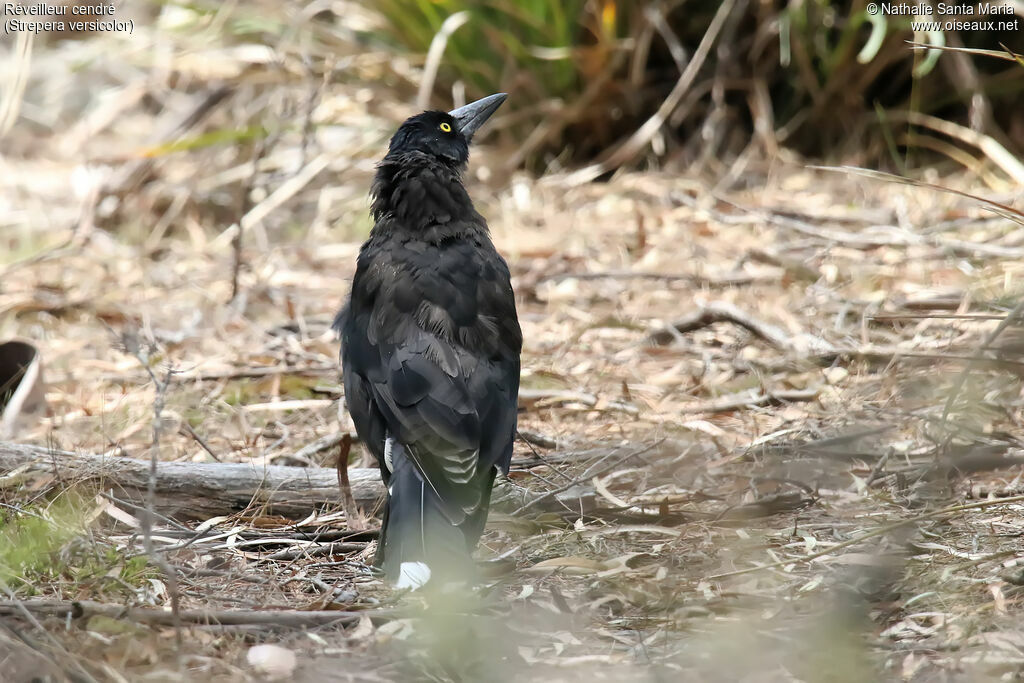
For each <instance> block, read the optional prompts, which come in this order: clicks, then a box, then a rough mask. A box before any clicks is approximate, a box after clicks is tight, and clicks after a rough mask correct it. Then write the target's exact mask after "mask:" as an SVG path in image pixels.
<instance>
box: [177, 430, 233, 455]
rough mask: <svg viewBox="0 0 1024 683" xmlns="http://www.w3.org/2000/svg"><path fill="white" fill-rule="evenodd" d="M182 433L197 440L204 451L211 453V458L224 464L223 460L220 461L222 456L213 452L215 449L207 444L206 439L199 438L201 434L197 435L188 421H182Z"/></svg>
mask: <svg viewBox="0 0 1024 683" xmlns="http://www.w3.org/2000/svg"><path fill="white" fill-rule="evenodd" d="M181 431H183V432H185V433H186V434H188V435H189V436H191V437H192V438H193V439H195V442H196V443H197V444H199V445H200V446H202V447H203V450H204V451H206V452H207V453H209V454H210V457H211V458H213V459H214V460H216V461H217V462H224V461H223V460H221V459H220V456H218V455H217V454H216V453H214V452H213V449H212V448H210V444H208V443H206V439H204V438H203V437H201V436H199V434H197V433H196V430H194V429H192V425H190V424H189V423H188V420H182V422H181Z"/></svg>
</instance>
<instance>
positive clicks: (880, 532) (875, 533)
mask: <svg viewBox="0 0 1024 683" xmlns="http://www.w3.org/2000/svg"><path fill="white" fill-rule="evenodd" d="M1021 501H1024V496H1013V497H1012V498H1001V499H999V500H982V501H979V502H977V503H966V504H961V505H951V506H949V507H945V508H942V509H941V510H935V511H934V512H926V513H925V514H923V515H917V516H916V517H911V518H910V519H904V520H901V521H899V522H893V523H892V524H886V525H884V526H881V527H879V528H877V529H874V530H872V531H868V532H867V533H863V534H861V535H860V536H857V537H856V538H851V539H848V540H846V541H843V542H841V543H837V544H836V545H834V546H832V547H830V548H826V549H824V550H820V551H818V552H816V553H811V554H810V555H804V556H803V557H796V558H791V559H786V560H779V561H778V562H772V563H769V564H762V565H758V566H757V567H748V568H746V569H737V570H736V571H732V572H725V573H723V574H713V575H711V576H709V577H707V580H709V581H715V580H718V579H724V578H726V577H729V576H740V575H742V574H751V573H753V572H759V571H761V570H763V569H777V568H779V567H785V566H787V565H790V564H796V563H798V562H810V561H811V560H816V559H817V558H819V557H824V556H825V555H831V554H832V553H834V552H836V551H839V550H842V549H844V548H849V547H850V546H853V545H857V544H858V543H860V542H862V541H867V540H869V539H872V538H877V537H879V536H884V535H886V534H887V533H889V532H890V531H893V530H895V529H899V528H901V527H905V526H909V525H911V524H915V523H917V522H922V521H924V520H927V519H934V518H935V517H941V516H943V515H950V514H953V513H956V512H963V511H965V510H975V509H978V508H986V507H991V506H993V505H1003V504H1005V503H1018V502H1021Z"/></svg>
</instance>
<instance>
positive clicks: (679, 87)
mask: <svg viewBox="0 0 1024 683" xmlns="http://www.w3.org/2000/svg"><path fill="white" fill-rule="evenodd" d="M735 4H736V3H735V1H734V0H725V2H723V3H722V4H721V5H719V7H718V11H717V12H715V16H714V18H712V19H711V23H710V24H709V25H708V30H707V31H705V32H704V37H703V38H701V41H700V44H699V45H697V49H696V50H695V51H694V53H693V58H692V59H691V60H690V62H689V64H687V65H686V69H684V70H683V73H682V75H680V76H679V80H677V81H676V84H675V86H673V87H672V91H671V92H669V94H668V96H667V97H666V98H665V101H664V102H662V103H661V106H660V107H658V111H657V112H655V114H654V116H652V117H651V118H649V119H648V120H647V121H645V122H644V124H643V125H642V126H640V128H639V129H637V131H636V132H635V133H633V135H632V136H631V137H630V138H629V139H628V140H626V142H624V143H623V144H622V145H621V146H620V147H619V148H618V149H616V150H615V151H613V152H612V153H611V154H609V155H608V157H607V158H606V159H605V160H604V161H601V162H600V163H597V164H594V165H592V166H589V167H587V168H584V169H580V170H579V171H576V172H575V173H573V174H571V175H570V176H569V182H570V183H571V184H574V185H582V184H583V183H589V182H590V181H591V180H593V179H595V178H597V177H599V176H601V175H603V174H605V173H608V172H609V171H612V170H614V169H616V168H618V167H619V166H622V165H623V164H626V163H629V162H630V161H632V160H633V159H634V158H635V157H636V155H637V154H639V153H640V152H641V151H642V150H643V149H644V148H645V147H646V146H647V145H648V144H650V142H651V140H653V139H654V136H655V135H657V134H658V131H659V130H661V127H662V126H663V125H664V124H665V121H666V120H667V119H668V117H669V116H670V115H671V114H672V112H673V111H674V110H675V108H676V107H677V106H678V105H679V102H680V101H681V100H682V99H683V95H685V94H686V92H687V91H688V90H689V89H690V86H691V85H692V84H693V80H694V79H695V78H696V77H697V74H698V73H699V72H700V69H701V67H702V66H704V61H705V60H706V59H707V57H708V53H710V52H711V46H712V45H713V44H714V42H715V40H717V39H718V34H719V33H720V32H721V30H722V27H723V26H724V25H725V21H726V19H727V18H728V17H729V14H730V12H731V11H732V8H733V5H735Z"/></svg>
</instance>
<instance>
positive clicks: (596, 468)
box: [512, 439, 665, 515]
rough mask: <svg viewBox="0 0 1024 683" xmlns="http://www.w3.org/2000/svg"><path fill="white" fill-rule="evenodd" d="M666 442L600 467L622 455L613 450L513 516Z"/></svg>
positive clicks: (625, 455)
mask: <svg viewBox="0 0 1024 683" xmlns="http://www.w3.org/2000/svg"><path fill="white" fill-rule="evenodd" d="M664 442H665V439H659V440H658V441H656V442H654V443H653V444H651V445H650V446H646V447H645V448H641V449H640V450H637V451H628V452H626V453H625V454H622V455H621V456H620V457H618V458H615V460H613V461H612V463H611V464H610V465H606V466H604V467H600V466H601V465H602V464H603V463H604V462H605V461H606V460H608V458H611V457H613V456H615V455H617V454H619V453H620V451H618V450H613V451H612V452H610V453H608V454H606V455H604V456H603V457H601V458H600V459H599V460H598V461H597V462H596V463H594V464H593V465H591V466H590V467H589V468H587V471H586V472H584V473H583V474H581V475H580V476H579V477H577V478H576V479H573V480H571V481H570V482H569V483H568V484H565V485H563V486H559V487H558V488H555V489H552V490H550V491H547V492H545V493H543V494H541V495H540V496H537V497H536V498H534V499H533V500H530V501H528V502H527V503H525V504H524V505H521V506H520V507H519V508H518V509H517V510H516V511H515V512H513V513H512V514H513V515H519V514H522V513H523V512H525V511H526V510H528V509H530V508H532V507H533V506H535V505H537V504H539V503H541V502H543V501H545V500H548V499H549V498H553V497H555V496H557V495H558V494H559V493H562V492H564V491H568V490H569V489H571V488H572V487H573V486H576V485H577V484H582V483H583V482H585V481H587V480H590V479H593V478H594V477H599V476H601V475H602V474H604V473H605V472H609V471H610V470H612V469H614V468H616V467H618V466H619V465H621V464H622V463H624V462H626V461H627V460H629V459H631V458H636V457H639V456H641V455H644V454H645V453H649V452H650V451H652V450H654V449H655V448H657V447H658V446H660V445H661V444H662V443H664Z"/></svg>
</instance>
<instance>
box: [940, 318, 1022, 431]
mask: <svg viewBox="0 0 1024 683" xmlns="http://www.w3.org/2000/svg"><path fill="white" fill-rule="evenodd" d="M1022 313H1024V300H1021V301H1020V302H1018V303H1017V305H1016V306H1014V307H1013V310H1012V311H1010V312H1009V314H1007V316H1006V317H1005V318H1004V319H1003V321H1002V322H1001V323H999V325H998V326H997V327H996V329H994V330H992V334H990V335H988V337H986V338H985V341H984V342H983V343H982V345H981V348H980V349H978V353H979V354H981V353H984V352H985V351H987V350H988V349H989V348H990V347H991V346H992V344H994V343H995V341H996V339H998V338H999V335H1001V334H1002V333H1003V331H1004V330H1006V328H1007V327H1009V326H1010V325H1012V324H1014V323H1016V322H1021V321H1022ZM973 363H974V361H971V362H969V363H967V365H965V366H964V369H963V370H961V371H960V375H959V376H958V377H957V378H956V384H954V385H953V388H952V389H951V390H950V392H949V398H947V399H946V405H944V406H943V407H942V421H943V422H945V421H946V420H947V419H948V418H949V412H950V411H951V410H952V409H953V405H954V404H955V403H956V399H957V396H959V395H960V391H961V390H962V389H963V387H964V383H965V382H967V376H968V374H969V373H970V370H971V366H972V365H973Z"/></svg>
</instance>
